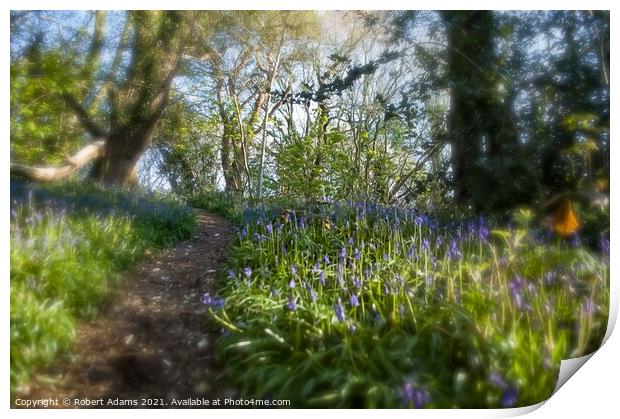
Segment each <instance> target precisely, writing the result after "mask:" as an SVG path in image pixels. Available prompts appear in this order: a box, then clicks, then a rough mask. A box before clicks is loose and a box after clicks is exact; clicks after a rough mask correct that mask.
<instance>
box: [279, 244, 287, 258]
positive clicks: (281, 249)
mask: <svg viewBox="0 0 620 419" xmlns="http://www.w3.org/2000/svg"><path fill="white" fill-rule="evenodd" d="M280 253H282V254H283V255H286V246H284V243H282V244H281V245H280Z"/></svg>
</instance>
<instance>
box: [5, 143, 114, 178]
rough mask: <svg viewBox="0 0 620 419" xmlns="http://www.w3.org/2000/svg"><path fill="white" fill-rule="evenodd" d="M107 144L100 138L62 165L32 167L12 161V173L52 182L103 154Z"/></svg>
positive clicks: (68, 158)
mask: <svg viewBox="0 0 620 419" xmlns="http://www.w3.org/2000/svg"><path fill="white" fill-rule="evenodd" d="M105 144H106V140H105V139H98V140H97V141H95V142H93V143H90V144H89V145H87V146H86V147H84V148H83V149H81V150H80V151H78V152H77V153H75V154H74V155H73V156H71V157H67V161H66V163H65V164H64V165H62V166H60V167H32V166H26V165H23V164H17V163H11V175H14V176H21V177H25V178H27V179H30V180H34V181H37V182H52V181H54V180H59V179H64V178H66V177H68V176H69V175H71V174H72V173H73V172H75V171H76V170H78V169H79V168H81V167H83V166H84V165H85V164H87V163H88V162H90V161H92V160H94V159H96V158H97V157H99V156H101V154H102V153H103V149H104V148H105Z"/></svg>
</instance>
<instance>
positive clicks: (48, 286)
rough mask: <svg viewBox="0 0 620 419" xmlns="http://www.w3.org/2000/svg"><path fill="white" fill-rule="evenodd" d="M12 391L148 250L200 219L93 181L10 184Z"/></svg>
mask: <svg viewBox="0 0 620 419" xmlns="http://www.w3.org/2000/svg"><path fill="white" fill-rule="evenodd" d="M11 187H12V191H11V198H12V212H11V256H10V264H11V314H10V319H11V392H12V393H13V392H14V391H15V390H16V388H17V386H18V385H20V384H23V383H26V382H27V381H28V379H29V377H30V376H31V374H32V373H33V372H34V371H35V370H37V369H38V368H41V367H45V366H47V365H49V364H50V363H51V362H52V361H53V360H54V357H55V356H56V355H57V354H58V353H61V352H64V351H67V350H68V349H69V348H70V345H71V343H72V341H73V338H74V335H75V330H74V324H75V321H76V320H77V319H82V318H92V317H93V316H94V315H96V313H97V309H98V308H99V306H100V304H101V302H102V301H104V300H105V298H106V297H107V296H108V295H109V293H110V290H111V289H113V287H114V285H115V284H116V283H117V282H118V280H119V279H120V276H119V275H118V273H119V272H120V271H121V270H122V269H124V268H126V267H127V266H129V264H131V263H133V262H135V261H136V260H137V259H139V258H140V257H142V256H143V255H145V254H147V253H150V252H151V251H152V250H154V249H156V248H161V247H163V246H166V245H169V244H171V243H172V242H174V241H176V240H180V239H183V238H187V237H189V235H190V234H191V233H192V231H193V229H194V226H195V220H194V217H193V214H192V212H191V211H190V210H189V209H187V207H185V206H184V205H182V204H180V203H178V202H175V201H172V200H170V199H168V198H164V197H157V196H147V195H140V194H137V193H132V192H129V191H120V190H119V191H109V190H104V189H101V188H99V187H96V186H90V185H75V184H64V185H55V186H53V187H46V188H34V189H33V188H32V187H31V186H28V185H25V184H22V183H17V182H15V183H12V184H11Z"/></svg>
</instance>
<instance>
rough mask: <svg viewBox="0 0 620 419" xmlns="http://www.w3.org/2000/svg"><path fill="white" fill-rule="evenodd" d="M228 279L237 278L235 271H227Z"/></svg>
mask: <svg viewBox="0 0 620 419" xmlns="http://www.w3.org/2000/svg"><path fill="white" fill-rule="evenodd" d="M228 277H229V278H232V279H234V278H236V277H237V274H235V271H232V270H231V271H228Z"/></svg>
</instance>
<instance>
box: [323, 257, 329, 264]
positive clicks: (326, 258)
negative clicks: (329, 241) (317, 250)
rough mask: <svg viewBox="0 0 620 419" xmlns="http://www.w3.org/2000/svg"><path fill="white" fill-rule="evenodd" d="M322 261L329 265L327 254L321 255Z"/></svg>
mask: <svg viewBox="0 0 620 419" xmlns="http://www.w3.org/2000/svg"><path fill="white" fill-rule="evenodd" d="M323 262H325V264H326V265H329V256H327V255H325V256H323Z"/></svg>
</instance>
